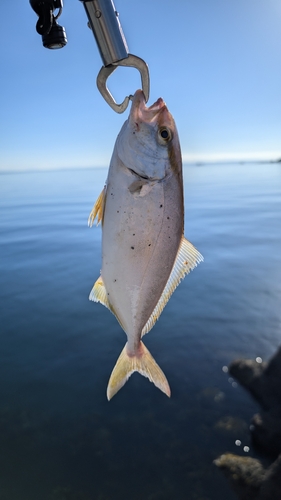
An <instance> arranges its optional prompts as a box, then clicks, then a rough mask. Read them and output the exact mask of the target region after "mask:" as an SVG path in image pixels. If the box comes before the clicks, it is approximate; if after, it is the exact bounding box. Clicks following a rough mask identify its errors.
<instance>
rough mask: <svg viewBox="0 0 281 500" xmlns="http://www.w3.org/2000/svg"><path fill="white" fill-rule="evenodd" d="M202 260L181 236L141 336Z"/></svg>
mask: <svg viewBox="0 0 281 500" xmlns="http://www.w3.org/2000/svg"><path fill="white" fill-rule="evenodd" d="M203 260H204V258H203V256H202V255H201V253H200V252H198V250H196V248H195V247H194V246H193V245H192V243H190V241H188V240H187V239H186V238H185V237H184V236H183V237H182V240H181V243H180V247H179V250H178V254H177V257H176V260H175V263H174V265H173V268H172V271H171V274H170V276H169V279H168V281H167V283H166V286H165V288H164V290H163V292H162V295H161V297H160V299H159V301H158V303H157V305H156V307H155V308H154V310H153V311H152V313H151V315H150V317H149V319H148V321H147V323H146V324H145V325H144V327H143V329H142V332H141V336H143V335H145V334H146V333H148V332H149V331H150V330H151V328H153V326H154V325H155V323H156V321H157V320H158V319H159V316H160V314H161V313H162V311H163V309H164V307H165V305H166V304H167V302H168V301H169V299H170V297H171V295H172V293H173V292H174V291H175V289H176V288H177V286H178V285H179V284H180V282H181V280H182V279H183V278H184V277H185V276H186V275H187V274H188V273H190V271H192V270H193V269H194V268H195V267H196V266H197V265H198V264H200V262H203Z"/></svg>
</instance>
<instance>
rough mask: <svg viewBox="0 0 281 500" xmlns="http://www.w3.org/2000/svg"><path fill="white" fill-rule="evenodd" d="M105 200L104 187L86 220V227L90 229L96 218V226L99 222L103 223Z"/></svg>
mask: <svg viewBox="0 0 281 500" xmlns="http://www.w3.org/2000/svg"><path fill="white" fill-rule="evenodd" d="M105 199H106V186H104V188H103V190H102V192H101V194H100V195H99V197H98V199H97V201H96V203H95V204H94V206H93V209H92V211H91V213H90V215H89V218H88V226H89V227H92V225H93V224H94V221H95V218H96V217H97V226H98V225H99V223H100V222H101V221H103V213H104V207H105Z"/></svg>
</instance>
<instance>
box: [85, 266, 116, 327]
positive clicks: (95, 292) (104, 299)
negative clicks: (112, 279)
mask: <svg viewBox="0 0 281 500" xmlns="http://www.w3.org/2000/svg"><path fill="white" fill-rule="evenodd" d="M89 300H92V301H93V302H100V303H101V304H102V305H103V306H105V307H107V309H109V310H110V311H111V312H112V314H114V316H115V318H116V319H117V321H118V323H119V325H120V326H121V328H123V330H124V327H123V325H122V323H121V321H120V319H119V318H118V316H117V314H116V312H115V311H114V309H113V307H112V305H111V304H110V302H109V300H108V296H107V291H106V288H105V286H104V282H103V279H102V277H101V276H100V277H99V278H98V279H97V281H96V282H95V284H94V286H93V288H92V290H91V293H90V295H89Z"/></svg>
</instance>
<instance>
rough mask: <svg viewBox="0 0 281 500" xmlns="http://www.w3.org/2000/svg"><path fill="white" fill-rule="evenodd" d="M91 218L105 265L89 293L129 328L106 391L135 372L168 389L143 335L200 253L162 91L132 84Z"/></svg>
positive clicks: (116, 387)
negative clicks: (187, 218)
mask: <svg viewBox="0 0 281 500" xmlns="http://www.w3.org/2000/svg"><path fill="white" fill-rule="evenodd" d="M96 219H97V224H99V223H100V222H101V224H102V267H101V275H100V277H99V278H98V279H97V281H96V282H95V284H94V286H93V288H92V290H91V293H90V296H89V299H90V300H91V301H94V302H100V303H101V304H103V305H104V306H105V307H107V308H108V309H109V310H110V311H111V312H112V313H113V314H114V315H115V316H116V318H117V320H118V322H119V323H120V326H121V327H122V329H123V330H124V332H125V333H126V335H127V342H126V344H125V347H124V349H123V350H122V352H121V354H120V356H119V358H118V360H117V362H116V365H115V366H114V368H113V371H112V373H111V376H110V379H109V382H108V387H107V398H108V400H110V399H111V398H112V397H113V396H114V395H115V394H116V393H117V392H118V391H119V390H120V389H121V387H123V385H124V384H125V383H126V381H127V380H128V379H129V377H130V376H131V375H132V373H134V372H139V373H140V374H141V375H143V376H145V377H147V378H148V379H149V380H150V381H151V382H153V383H154V384H155V386H156V387H158V388H159V389H160V390H161V391H162V392H164V393H165V394H166V395H167V396H169V397H170V395H171V390H170V386H169V383H168V381H167V378H166V376H165V374H164V373H163V371H162V370H161V368H160V367H159V365H158V364H157V363H156V361H155V360H154V358H153V357H152V355H151V354H150V352H149V350H148V349H147V348H146V347H145V345H144V343H143V341H142V337H143V336H144V335H145V334H147V333H148V332H149V331H150V330H151V329H152V327H153V326H154V324H155V322H156V321H157V320H158V318H159V316H160V315H161V313H162V311H163V309H164V307H165V305H166V304H167V302H168V301H169V299H170V297H171V295H172V293H173V292H174V290H175V289H176V287H177V286H178V285H179V283H180V281H181V280H182V279H183V278H184V277H185V275H187V274H188V273H189V272H190V271H191V270H192V269H194V268H195V267H196V266H197V265H198V264H199V263H200V262H201V261H203V257H202V255H201V254H200V252H199V251H198V250H197V249H196V248H195V247H194V246H193V245H192V244H191V243H190V242H189V241H188V240H187V239H186V238H185V237H184V197H183V176H182V158H181V149H180V142H179V136H178V132H177V129H176V125H175V121H174V119H173V117H172V115H171V113H170V112H169V110H168V108H167V106H166V103H165V102H164V100H163V99H162V98H161V97H160V98H159V99H157V101H156V102H155V103H154V104H153V105H152V106H149V107H147V106H146V101H145V96H144V94H143V92H142V90H137V91H136V92H135V94H134V96H133V98H132V105H131V110H130V113H129V117H128V119H127V120H126V121H125V123H124V125H123V126H122V128H121V130H120V132H119V134H118V136H117V139H116V143H115V146H114V150H113V154H112V158H111V161H110V166H109V170H108V176H107V180H106V183H105V186H104V188H103V190H102V192H101V194H100V196H99V197H98V199H97V201H96V203H95V205H94V207H93V210H92V211H91V213H90V216H89V219H88V224H89V226H92V225H93V223H94V221H95V220H96Z"/></svg>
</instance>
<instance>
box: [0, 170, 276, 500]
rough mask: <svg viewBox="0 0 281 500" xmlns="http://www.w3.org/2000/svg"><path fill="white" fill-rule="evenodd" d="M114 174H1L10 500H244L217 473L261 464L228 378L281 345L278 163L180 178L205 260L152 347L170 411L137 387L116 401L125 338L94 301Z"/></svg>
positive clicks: (4, 440)
mask: <svg viewBox="0 0 281 500" xmlns="http://www.w3.org/2000/svg"><path fill="white" fill-rule="evenodd" d="M106 173H107V172H106V170H103V169H96V170H80V171H79V170H76V171H71V170H69V171H57V172H41V173H19V174H2V175H1V176H0V210H1V212H0V231H1V247H0V252H1V258H0V313H1V318H0V394H1V398H0V498H1V500H121V499H122V500H124V499H125V500H225V499H226V498H227V499H228V500H234V498H235V497H234V495H233V493H232V492H231V490H230V489H229V486H228V483H227V482H226V480H225V478H224V477H223V475H222V474H221V472H220V471H218V470H217V469H216V467H215V466H214V465H213V460H214V459H215V458H216V457H217V456H218V455H220V454H221V453H224V452H226V451H229V452H233V453H237V454H241V455H245V456H252V457H258V454H257V452H256V451H255V450H254V449H253V448H252V444H251V441H250V436H249V431H248V427H249V422H250V419H251V416H252V415H253V414H254V413H255V412H256V411H257V410H258V406H257V404H256V403H255V402H254V401H253V400H252V399H251V397H250V396H249V395H248V393H246V392H245V391H244V390H243V389H242V388H240V387H239V386H237V385H236V384H235V383H233V380H231V379H229V376H228V374H227V373H225V372H224V371H223V370H222V368H223V367H224V366H225V365H227V364H228V363H229V362H230V361H232V360H233V359H234V358H237V357H251V358H256V357H261V358H262V359H268V358H269V357H270V356H271V355H272V354H273V353H274V352H275V350H276V348H277V347H278V346H279V345H280V343H281V306H280V303H281V301H280V299H281V164H248V165H213V166H201V167H200V166H188V167H186V168H185V169H184V179H185V227H186V229H185V235H186V237H187V238H188V239H190V240H191V241H192V243H193V244H194V245H195V246H196V247H197V248H198V249H199V250H200V251H201V253H202V254H203V255H204V257H205V261H204V263H202V264H201V265H200V266H199V267H198V268H196V269H195V270H194V271H193V272H192V273H191V274H190V275H189V276H188V277H187V278H186V279H185V280H184V281H183V282H182V283H181V285H180V286H179V288H178V289H177V290H176V292H175V293H174V295H173V296H172V298H171V300H170V302H169V303H168V305H167V306H166V308H165V310H164V312H163V314H162V316H161V318H160V319H159V321H158V322H157V324H156V325H155V327H154V328H153V330H152V331H151V332H150V333H149V334H148V335H147V336H146V337H145V344H146V345H147V347H148V348H149V350H150V351H151V353H152V354H153V356H154V357H155V358H156V360H157V362H158V363H159V365H160V366H161V368H162V369H163V371H164V372H165V374H166V376H167V378H168V380H169V382H170V386H171V390H172V397H171V399H168V398H167V397H166V396H165V395H163V394H162V393H161V392H160V391H159V390H157V389H156V388H155V387H154V386H153V384H150V383H149V381H148V380H147V379H145V378H143V377H141V376H139V375H138V374H134V375H133V376H132V377H131V379H130V380H129V382H128V383H127V384H126V385H125V386H124V388H123V389H122V390H121V391H120V392H119V393H118V394H117V395H116V396H115V397H114V398H113V400H112V401H110V403H109V402H108V401H107V399H106V387H107V382H108V378H109V376H110V373H111V370H112V368H113V366H114V364H115V361H116V359H117V357H118V356H119V354H120V352H121V350H122V348H123V346H124V344H125V334H124V332H122V330H121V328H120V326H119V324H118V323H117V321H116V319H115V318H114V316H113V315H112V314H110V312H109V311H108V310H107V309H106V308H104V307H103V306H101V305H100V304H94V303H92V302H89V300H88V295H89V292H90V290H91V287H92V286H93V283H94V282H95V280H96V279H97V277H98V275H99V270H100V267H101V249H100V247H101V229H100V227H98V228H97V227H93V228H92V229H89V228H88V227H87V218H88V215H89V212H90V210H91V208H92V206H93V203H94V201H95V199H96V198H97V196H98V194H99V193H100V191H101V189H102V187H103V184H104V181H105V178H106ZM236 440H240V441H241V446H236V445H235V441H236ZM244 446H248V447H249V448H250V450H249V451H248V452H246V451H244Z"/></svg>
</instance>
